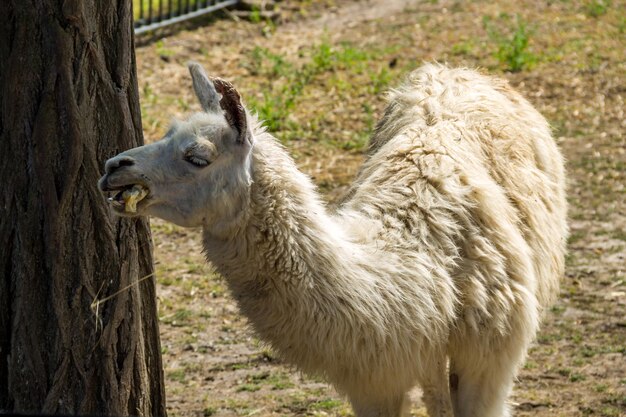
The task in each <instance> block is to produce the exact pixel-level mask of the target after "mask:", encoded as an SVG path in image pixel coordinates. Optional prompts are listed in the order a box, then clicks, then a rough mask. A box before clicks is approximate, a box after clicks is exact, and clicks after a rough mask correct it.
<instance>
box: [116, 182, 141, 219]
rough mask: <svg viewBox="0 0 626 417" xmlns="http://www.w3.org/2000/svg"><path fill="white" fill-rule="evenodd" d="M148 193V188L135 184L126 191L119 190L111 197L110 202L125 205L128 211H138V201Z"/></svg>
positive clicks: (119, 205)
mask: <svg viewBox="0 0 626 417" xmlns="http://www.w3.org/2000/svg"><path fill="white" fill-rule="evenodd" d="M147 195H148V190H147V189H146V188H145V187H143V186H142V185H139V184H135V185H133V186H132V187H129V188H126V189H125V190H124V191H119V192H118V193H117V194H115V196H113V197H109V202H110V203H111V204H113V205H114V206H116V207H119V208H122V207H123V208H124V211H125V212H126V213H136V212H137V203H139V202H140V201H141V200H143V199H144V198H145V197H146V196H147Z"/></svg>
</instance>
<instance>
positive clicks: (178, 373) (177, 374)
mask: <svg viewBox="0 0 626 417" xmlns="http://www.w3.org/2000/svg"><path fill="white" fill-rule="evenodd" d="M166 374H167V378H168V379H170V380H172V381H178V382H183V381H184V380H185V376H186V375H187V373H186V372H185V370H184V369H182V368H178V369H171V370H169V371H167V372H166Z"/></svg>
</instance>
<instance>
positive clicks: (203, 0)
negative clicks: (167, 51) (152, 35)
mask: <svg viewBox="0 0 626 417" xmlns="http://www.w3.org/2000/svg"><path fill="white" fill-rule="evenodd" d="M237 3H239V0H133V6H134V8H135V9H134V13H135V34H137V35H139V34H141V33H144V32H148V31H151V30H154V29H158V28H162V27H164V26H168V25H172V24H174V23H178V22H182V21H184V20H188V19H193V18H194V17H198V16H202V15H204V14H207V13H211V12H214V11H216V10H219V9H223V8H225V7H228V6H232V5H235V4H237Z"/></svg>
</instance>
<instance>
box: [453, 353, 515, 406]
mask: <svg viewBox="0 0 626 417" xmlns="http://www.w3.org/2000/svg"><path fill="white" fill-rule="evenodd" d="M479 349H480V348H479ZM467 350H468V351H471V348H468V349H467ZM525 351H526V346H525V343H524V341H520V343H519V345H514V344H509V345H508V348H505V347H504V346H502V345H501V349H498V350H495V349H493V350H492V349H489V351H483V352H480V353H479V352H474V353H475V355H474V354H467V353H468V352H464V353H461V354H457V355H454V356H453V357H452V358H451V360H450V394H451V397H452V404H453V408H454V415H455V417H509V416H510V415H511V411H510V410H509V407H508V405H507V404H506V401H507V398H508V397H509V395H510V393H511V390H512V387H513V380H514V379H515V375H516V374H517V370H518V368H519V364H520V363H521V362H522V360H523V358H524V354H525Z"/></svg>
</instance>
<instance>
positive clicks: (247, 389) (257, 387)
mask: <svg viewBox="0 0 626 417" xmlns="http://www.w3.org/2000/svg"><path fill="white" fill-rule="evenodd" d="M260 389H261V386H260V385H258V384H242V385H240V386H239V387H237V392H243V391H245V392H255V391H258V390H260Z"/></svg>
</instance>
